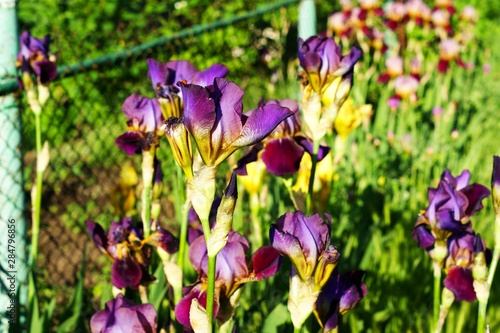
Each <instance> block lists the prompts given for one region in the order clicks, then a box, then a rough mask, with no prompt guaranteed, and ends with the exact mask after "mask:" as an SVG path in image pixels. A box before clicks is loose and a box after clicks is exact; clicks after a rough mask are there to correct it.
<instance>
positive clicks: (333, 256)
mask: <svg viewBox="0 0 500 333" xmlns="http://www.w3.org/2000/svg"><path fill="white" fill-rule="evenodd" d="M330 223H331V220H330V216H328V215H326V214H325V217H324V218H322V217H321V216H320V215H319V214H314V215H311V216H305V215H304V214H303V213H302V212H301V211H296V212H294V213H286V214H285V215H283V216H281V217H280V218H279V219H278V220H277V221H276V223H275V224H273V225H272V226H271V229H270V232H269V238H270V240H271V245H272V246H273V247H274V248H275V249H276V250H277V251H278V252H279V253H280V254H281V255H284V256H286V257H288V258H289V259H290V261H291V262H292V267H291V270H290V292H289V295H288V310H289V311H290V314H291V319H292V323H293V325H294V327H295V329H300V328H301V327H302V325H303V324H304V322H305V320H306V319H307V318H308V317H309V315H310V314H311V313H312V312H313V310H314V309H315V304H316V301H317V300H318V297H319V295H320V293H321V290H322V289H323V287H324V286H325V284H327V283H328V281H329V279H330V277H331V276H332V273H333V271H334V269H335V267H336V266H337V262H338V260H339V257H340V254H339V252H338V251H337V249H336V248H335V247H334V246H332V245H330ZM332 283H335V282H332ZM337 287H338V286H337ZM365 293H366V291H365ZM340 294H342V292H340ZM330 296H331V297H332V298H330ZM324 297H326V298H327V299H329V298H330V299H333V298H334V297H335V296H333V295H324ZM321 302H322V303H321V304H320V308H322V309H324V302H327V301H326V300H325V299H323V300H322V301H321ZM328 308H329V307H328ZM320 312H321V313H323V312H322V310H320ZM320 322H321V323H323V322H324V321H322V320H320Z"/></svg>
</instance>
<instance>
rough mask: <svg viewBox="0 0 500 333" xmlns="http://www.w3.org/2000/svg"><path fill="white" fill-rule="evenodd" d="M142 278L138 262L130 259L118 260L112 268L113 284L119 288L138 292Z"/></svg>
mask: <svg viewBox="0 0 500 333" xmlns="http://www.w3.org/2000/svg"><path fill="white" fill-rule="evenodd" d="M141 278H142V269H141V266H140V265H139V263H137V261H135V260H133V259H132V258H130V257H124V258H123V259H116V260H115V261H113V265H112V266H111V282H112V283H113V285H114V286H115V287H116V288H118V289H122V288H131V289H134V290H137V288H138V287H139V283H140V282H141Z"/></svg>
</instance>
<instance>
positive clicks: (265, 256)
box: [252, 246, 281, 280]
mask: <svg viewBox="0 0 500 333" xmlns="http://www.w3.org/2000/svg"><path fill="white" fill-rule="evenodd" d="M280 266H281V256H280V254H279V252H278V251H276V250H275V249H274V248H273V247H272V246H263V247H261V248H259V249H258V250H257V251H255V253H254V254H253V255H252V268H253V273H254V277H255V279H256V280H262V279H266V278H268V277H271V276H274V274H276V272H278V270H279V268H280Z"/></svg>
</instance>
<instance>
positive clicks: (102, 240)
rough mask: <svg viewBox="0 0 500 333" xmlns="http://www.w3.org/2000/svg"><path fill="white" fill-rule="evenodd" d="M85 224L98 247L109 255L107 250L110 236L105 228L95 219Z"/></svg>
mask: <svg viewBox="0 0 500 333" xmlns="http://www.w3.org/2000/svg"><path fill="white" fill-rule="evenodd" d="M85 226H86V227H87V230H88V231H89V234H90V237H92V240H93V241H94V243H95V245H96V246H97V248H98V249H99V250H101V252H102V253H104V254H107V255H109V254H108V251H107V250H106V249H107V247H108V238H107V237H106V232H105V231H104V229H103V228H102V227H101V226H100V225H99V224H97V223H95V222H93V221H85Z"/></svg>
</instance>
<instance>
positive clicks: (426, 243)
mask: <svg viewBox="0 0 500 333" xmlns="http://www.w3.org/2000/svg"><path fill="white" fill-rule="evenodd" d="M411 235H412V237H413V239H414V240H415V241H416V242H417V243H418V247H420V248H422V249H427V248H430V247H431V246H433V245H434V243H435V242H436V238H434V236H432V233H431V232H430V231H429V230H428V229H427V227H426V226H425V225H424V224H421V225H418V226H415V227H414V228H413V230H412V232H411Z"/></svg>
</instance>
